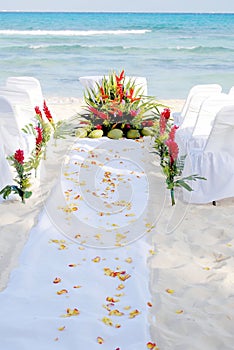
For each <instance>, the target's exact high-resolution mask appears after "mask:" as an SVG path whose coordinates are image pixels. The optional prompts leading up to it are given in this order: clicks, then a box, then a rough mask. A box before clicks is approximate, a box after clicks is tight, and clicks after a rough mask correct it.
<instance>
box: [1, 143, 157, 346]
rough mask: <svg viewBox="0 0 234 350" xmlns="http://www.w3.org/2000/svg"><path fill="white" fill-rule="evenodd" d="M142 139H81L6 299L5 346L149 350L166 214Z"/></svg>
mask: <svg viewBox="0 0 234 350" xmlns="http://www.w3.org/2000/svg"><path fill="white" fill-rule="evenodd" d="M147 144H148V143H147V142H146V141H144V140H140V141H138V142H137V141H132V140H121V141H116V140H109V139H105V138H102V139H95V140H87V139H82V140H79V141H78V142H76V143H75V144H74V146H73V147H72V148H71V150H70V151H69V152H68V154H67V156H66V159H65V162H64V164H63V165H62V166H61V177H60V179H59V181H58V184H57V186H56V187H55V188H54V189H53V191H52V193H51V195H50V198H49V200H48V201H47V203H45V208H44V210H43V212H42V213H41V215H40V217H39V221H38V224H37V225H36V226H35V227H34V228H33V229H32V231H31V233H30V237H29V240H28V242H27V244H26V246H25V248H24V251H23V253H22V255H21V259H20V264H19V267H18V268H17V269H15V270H14V271H13V273H12V275H11V279H10V282H9V284H8V287H7V289H6V290H4V291H3V292H2V293H1V294H0V309H1V318H0V334H1V349H4V350H32V349H33V350H47V349H48V350H54V349H58V350H66V349H69V348H74V349H79V350H83V349H85V350H86V349H91V350H95V349H105V350H117V349H118V350H144V349H147V348H148V347H147V343H148V342H151V341H152V339H151V336H150V331H149V316H150V309H151V306H152V305H151V295H150V292H149V271H148V266H147V265H148V259H149V258H150V257H151V256H152V254H153V251H152V246H151V239H150V236H151V231H152V230H153V229H154V224H155V222H156V220H157V217H158V216H159V215H160V213H157V212H156V202H157V199H155V197H154V196H153V193H154V192H153V175H152V172H151V171H150V169H151V170H152V162H151V158H150V157H151V156H150V151H152V149H150V147H149V145H148V146H147Z"/></svg>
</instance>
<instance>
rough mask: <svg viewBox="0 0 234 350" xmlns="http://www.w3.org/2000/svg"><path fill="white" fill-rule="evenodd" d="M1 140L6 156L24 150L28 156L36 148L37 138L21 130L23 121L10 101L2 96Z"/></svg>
mask: <svg viewBox="0 0 234 350" xmlns="http://www.w3.org/2000/svg"><path fill="white" fill-rule="evenodd" d="M0 139H1V143H2V145H3V149H4V153H5V155H6V156H9V155H11V154H14V153H15V151H16V150H17V149H19V148H20V149H22V150H24V152H25V156H28V155H29V154H30V153H31V151H32V150H33V149H34V147H35V137H34V136H33V135H30V134H25V133H24V132H23V131H22V130H21V120H20V118H19V116H18V114H17V112H16V110H15V108H14V106H13V104H12V103H11V101H10V100H8V99H7V98H6V97H4V96H1V95H0Z"/></svg>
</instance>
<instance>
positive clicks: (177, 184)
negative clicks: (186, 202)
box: [175, 180, 193, 192]
mask: <svg viewBox="0 0 234 350" xmlns="http://www.w3.org/2000/svg"><path fill="white" fill-rule="evenodd" d="M175 186H177V187H184V188H185V189H186V190H188V191H189V192H191V191H193V189H192V187H190V186H189V185H188V184H187V183H186V182H185V181H183V180H176V181H175Z"/></svg>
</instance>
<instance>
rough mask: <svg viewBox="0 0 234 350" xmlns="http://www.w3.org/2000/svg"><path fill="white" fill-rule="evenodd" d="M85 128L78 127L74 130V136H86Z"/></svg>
mask: <svg viewBox="0 0 234 350" xmlns="http://www.w3.org/2000/svg"><path fill="white" fill-rule="evenodd" d="M87 134H88V133H87V130H85V129H83V128H79V129H77V130H76V134H75V135H76V137H79V138H83V137H86V136H87Z"/></svg>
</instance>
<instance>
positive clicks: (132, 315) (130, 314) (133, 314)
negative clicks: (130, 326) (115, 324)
mask: <svg viewBox="0 0 234 350" xmlns="http://www.w3.org/2000/svg"><path fill="white" fill-rule="evenodd" d="M139 314H140V311H138V310H137V309H136V310H133V311H131V312H130V313H129V318H134V317H136V316H138V315H139Z"/></svg>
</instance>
